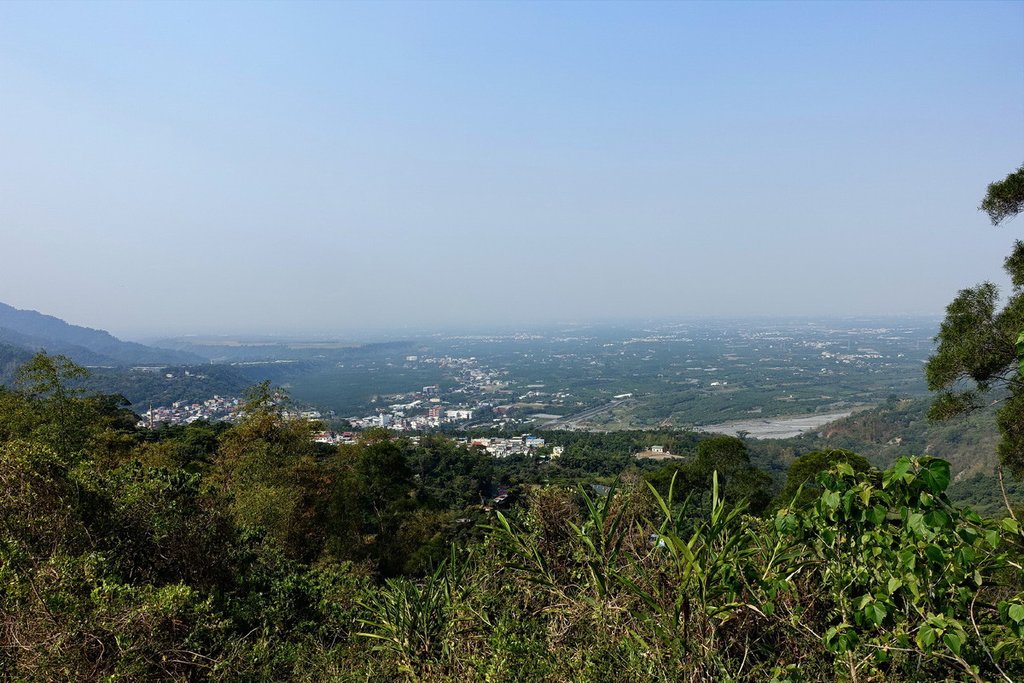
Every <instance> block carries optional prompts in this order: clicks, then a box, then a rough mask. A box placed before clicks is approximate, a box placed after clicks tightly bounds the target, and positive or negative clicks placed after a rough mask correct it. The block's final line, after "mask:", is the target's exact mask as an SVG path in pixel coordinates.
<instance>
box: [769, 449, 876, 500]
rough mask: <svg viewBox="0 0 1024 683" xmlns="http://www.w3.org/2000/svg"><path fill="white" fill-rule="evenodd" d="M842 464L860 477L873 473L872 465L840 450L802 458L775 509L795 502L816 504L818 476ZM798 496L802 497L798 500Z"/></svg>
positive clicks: (816, 452) (790, 467) (820, 452)
mask: <svg viewBox="0 0 1024 683" xmlns="http://www.w3.org/2000/svg"><path fill="white" fill-rule="evenodd" d="M839 463H846V464H847V465H849V466H850V468H851V469H852V470H853V471H854V472H856V473H858V474H863V473H865V472H867V471H869V470H870V469H871V463H869V462H868V461H867V460H866V459H864V458H863V457H862V456H860V455H857V454H856V453H854V452H853V451H847V450H843V449H841V448H835V449H831V450H827V451H814V452H812V453H807V454H806V455H801V456H800V457H799V458H797V459H796V460H794V461H793V464H792V465H790V466H789V473H788V474H787V475H786V485H785V486H783V487H782V491H780V492H779V495H778V496H776V498H775V500H776V502H775V506H787V505H790V504H791V503H794V502H795V503H796V505H797V506H801V505H808V504H810V503H812V502H813V501H815V500H817V499H818V497H819V496H820V495H821V492H822V485H821V483H820V482H818V480H817V479H818V475H819V474H821V473H822V472H827V471H828V470H829V469H830V468H832V467H835V466H836V465H838V464H839ZM798 492H799V494H800V495H799V497H798V496H797V493H798Z"/></svg>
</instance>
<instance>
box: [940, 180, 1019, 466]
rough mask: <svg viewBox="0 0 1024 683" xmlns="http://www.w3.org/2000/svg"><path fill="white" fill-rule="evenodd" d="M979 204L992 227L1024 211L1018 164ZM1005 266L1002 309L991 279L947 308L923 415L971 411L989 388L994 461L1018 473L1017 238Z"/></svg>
mask: <svg viewBox="0 0 1024 683" xmlns="http://www.w3.org/2000/svg"><path fill="white" fill-rule="evenodd" d="M979 208H980V210H982V211H984V212H986V213H987V214H988V216H989V218H990V219H991V220H992V224H993V225H999V224H1001V223H1003V222H1004V221H1006V220H1007V219H1009V218H1012V217H1013V216H1016V215H1017V214H1019V213H1020V212H1021V211H1022V210H1024V166H1021V167H1020V168H1018V169H1017V170H1016V171H1014V172H1013V173H1010V174H1009V175H1008V176H1006V178H1004V179H1003V180H1001V181H998V182H994V183H992V184H990V185H989V186H988V191H987V192H986V194H985V197H984V199H982V202H981V206H980V207H979ZM1003 268H1004V269H1005V270H1006V272H1007V274H1008V275H1009V276H1010V281H1011V283H1012V287H1013V290H1012V293H1011V295H1010V297H1009V299H1007V301H1006V303H1005V304H1004V305H1003V307H1002V308H1001V309H1000V308H998V305H999V298H1000V297H999V288H998V287H996V285H994V284H993V283H991V282H983V283H981V284H980V285H976V286H974V287H970V288H968V289H964V290H961V291H960V293H959V294H958V295H957V297H956V298H955V299H954V300H953V302H952V303H950V304H949V306H947V307H946V318H945V320H944V321H943V322H942V325H941V327H940V328H939V334H938V336H936V338H935V340H936V341H937V342H938V348H937V349H936V351H935V353H934V354H933V355H932V356H931V358H929V359H928V364H927V366H926V367H925V375H926V377H927V380H928V388H929V389H931V390H932V391H936V392H939V395H938V396H937V398H936V399H935V401H934V402H933V404H932V408H931V411H930V412H929V416H930V417H932V418H935V419H945V418H949V417H953V416H955V415H962V414H966V413H969V412H971V411H973V410H976V409H977V408H979V407H981V406H982V405H983V400H982V399H983V398H984V397H985V396H986V395H988V394H989V393H990V392H993V391H994V390H995V391H996V392H997V394H996V401H999V402H1001V403H1002V406H1001V407H1000V409H999V412H998V413H997V418H996V419H997V422H998V424H999V430H1000V433H1001V435H1002V440H1001V442H1000V444H999V457H1000V461H1001V463H1002V464H1004V465H1006V466H1007V467H1009V468H1010V469H1011V470H1012V471H1014V472H1015V473H1016V474H1020V475H1024V379H1022V376H1021V373H1020V366H1019V360H1020V359H1019V356H1018V348H1017V340H1018V337H1019V335H1020V333H1021V330H1024V242H1021V241H1020V240H1017V242H1016V243H1015V244H1014V247H1013V251H1012V252H1011V253H1010V255H1009V256H1008V257H1007V258H1006V260H1005V261H1004V263H1003Z"/></svg>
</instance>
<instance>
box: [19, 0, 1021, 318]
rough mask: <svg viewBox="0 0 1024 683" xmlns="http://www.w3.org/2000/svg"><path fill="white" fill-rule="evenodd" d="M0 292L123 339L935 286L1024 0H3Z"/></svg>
mask: <svg viewBox="0 0 1024 683" xmlns="http://www.w3.org/2000/svg"><path fill="white" fill-rule="evenodd" d="M0 102H2V104H0V150H2V153H0V196H2V197H3V200H2V201H0V264H2V268H3V270H2V272H3V275H2V276H0V301H4V302H6V303H9V304H11V305H14V306H18V307H21V308H34V309H37V310H41V311H44V312H47V313H51V314H54V315H58V316H60V317H63V318H66V319H68V320H69V321H71V322H75V323H79V324H86V325H90V326H94V327H103V328H107V329H110V330H112V331H114V332H115V333H119V334H121V335H124V336H128V337H139V336H146V335H155V334H168V333H174V334H185V333H217V332H220V333H228V334H232V333H241V332H264V333H291V334H304V333H313V332H318V333H337V334H341V335H344V334H346V333H347V332H350V331H352V330H356V329H361V328H367V327H375V328H382V327H396V328H398V327H405V326H419V327H422V326H427V327H429V326H439V327H440V326H451V325H455V326H459V325H467V326H468V325H472V326H474V327H479V326H481V325H482V326H486V325H489V324H499V323H502V324H522V325H527V324H530V323H547V322H552V321H577V322H578V321H587V320H596V319H603V320H608V319H615V318H623V317H629V318H636V317H643V316H667V317H676V316H689V315H730V316H731V315H745V314H757V315H794V314H804V315H823V314H829V315H847V314H890V313H893V314H895V313H925V314H933V313H934V314H939V313H941V311H942V309H943V307H944V306H945V304H946V303H948V302H949V300H950V299H952V297H953V296H955V294H956V292H957V290H958V289H960V288H962V287H965V286H968V285H971V284H974V283H976V282H978V281H981V280H984V279H994V280H996V281H998V282H1000V283H1003V282H1004V280H1003V278H1001V277H1000V275H1001V273H1000V264H1001V262H1002V259H1003V257H1004V256H1005V255H1006V254H1007V253H1009V251H1010V245H1011V244H1012V242H1013V240H1014V239H1015V238H1019V237H1021V234H1020V229H1021V228H1020V226H1021V224H1020V223H1019V221H1017V222H1011V223H1010V224H1009V225H1007V226H1004V227H1002V228H993V227H991V226H989V225H988V223H987V222H986V219H985V217H984V215H983V214H980V213H979V212H978V211H977V205H978V202H979V200H980V198H981V196H982V195H983V194H984V190H985V186H986V185H987V183H989V182H991V181H992V180H996V179H999V178H1002V177H1003V176H1005V175H1006V174H1007V173H1009V172H1010V171H1012V170H1014V169H1016V168H1017V167H1018V166H1019V165H1020V164H1021V162H1022V161H1024V3H1009V2H1004V3H983V2H972V3H963V4H958V3H892V4H887V3H854V4H842V3H831V2H830V3H824V2H822V3H784V4H775V3H750V4H747V3H678V4H671V3H651V4H643V3H569V2H559V3H492V2H488V3H428V2H416V3H365V4H358V3H329V4H315V3H240V2H236V3H226V4H205V3H204V4H200V3H134V4H130V3H114V4H95V3H40V2H33V3H28V4H20V3H12V2H8V3H2V4H0Z"/></svg>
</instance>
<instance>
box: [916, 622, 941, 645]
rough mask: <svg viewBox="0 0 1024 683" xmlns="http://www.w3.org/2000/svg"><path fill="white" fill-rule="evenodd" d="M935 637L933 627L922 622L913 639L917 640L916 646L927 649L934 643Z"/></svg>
mask: <svg viewBox="0 0 1024 683" xmlns="http://www.w3.org/2000/svg"><path fill="white" fill-rule="evenodd" d="M936 639H937V636H936V634H935V629H934V628H932V627H931V626H929V625H928V624H924V625H923V626H921V629H920V630H919V631H918V632H917V637H916V638H915V639H914V640H916V641H917V645H918V647H920V648H921V649H922V650H927V649H928V648H930V647H931V646H932V645H934V644H935V640H936Z"/></svg>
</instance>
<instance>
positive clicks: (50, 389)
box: [15, 351, 89, 459]
mask: <svg viewBox="0 0 1024 683" xmlns="http://www.w3.org/2000/svg"><path fill="white" fill-rule="evenodd" d="M88 376H89V371H88V370H86V369H85V368H83V367H82V366H80V365H76V364H75V362H74V361H72V360H71V359H70V358H68V357H67V356H50V355H48V354H47V353H46V352H45V351H40V352H39V353H37V354H36V355H34V356H32V359H31V360H30V361H28V362H27V363H25V364H24V365H22V366H21V367H20V368H18V374H17V377H16V378H15V386H16V387H17V388H18V390H19V391H20V392H21V394H22V395H23V396H24V397H25V398H27V399H28V400H29V402H30V404H31V405H33V406H35V407H36V408H37V409H38V412H39V418H40V425H39V427H38V428H37V430H38V432H39V436H40V437H41V439H42V440H43V442H44V443H46V444H47V445H49V446H51V447H52V448H53V449H54V450H55V451H56V452H57V454H58V455H60V456H61V457H62V458H65V459H66V458H68V456H70V455H71V454H72V453H73V452H75V451H78V450H80V449H81V448H82V447H83V446H84V443H85V439H86V436H87V432H88V421H87V420H86V409H87V405H86V403H85V401H83V400H82V398H81V394H82V390H81V388H79V387H77V386H76V381H78V380H82V379H85V378H86V377H88Z"/></svg>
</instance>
